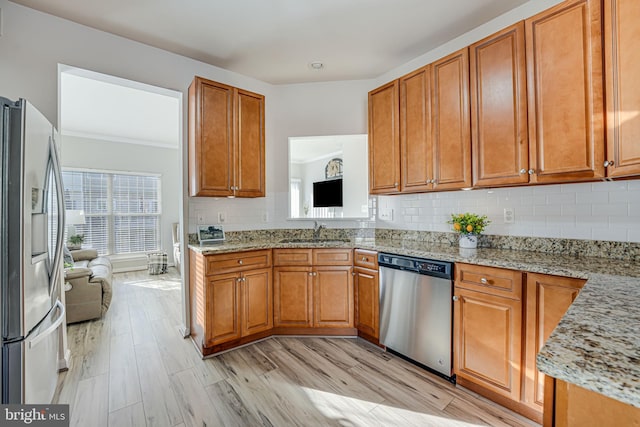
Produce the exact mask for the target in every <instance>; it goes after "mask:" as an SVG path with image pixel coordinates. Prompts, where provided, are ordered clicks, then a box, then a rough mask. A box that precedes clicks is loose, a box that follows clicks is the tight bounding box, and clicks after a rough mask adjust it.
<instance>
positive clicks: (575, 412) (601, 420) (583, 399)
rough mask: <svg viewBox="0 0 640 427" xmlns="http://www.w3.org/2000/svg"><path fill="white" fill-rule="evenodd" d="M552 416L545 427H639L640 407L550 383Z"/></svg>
mask: <svg viewBox="0 0 640 427" xmlns="http://www.w3.org/2000/svg"><path fill="white" fill-rule="evenodd" d="M554 383H555V384H554V385H555V414H554V415H555V416H554V417H553V419H552V420H551V421H549V422H547V421H546V420H545V424H544V425H545V427H546V426H556V427H572V426H580V427H602V426H627V427H634V426H635V427H637V426H640V408H636V407H635V406H631V405H628V404H626V403H622V402H620V401H619V400H615V399H612V398H610V397H607V396H604V395H602V394H600V393H596V392H594V391H590V390H587V389H585V388H582V387H579V386H577V385H574V384H569V383H567V382H564V381H560V380H557V379H556V380H554Z"/></svg>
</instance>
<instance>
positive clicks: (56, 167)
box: [49, 136, 65, 289]
mask: <svg viewBox="0 0 640 427" xmlns="http://www.w3.org/2000/svg"><path fill="white" fill-rule="evenodd" d="M49 146H50V153H51V162H52V166H53V174H54V175H55V180H56V194H57V198H58V202H57V205H58V224H57V225H58V234H57V235H56V253H55V255H54V257H53V268H52V269H51V279H50V280H51V284H50V286H51V289H54V287H55V284H56V281H57V280H58V275H59V273H60V262H61V261H62V245H63V239H64V220H65V218H64V214H65V211H64V188H63V186H62V171H61V169H60V159H58V150H57V149H56V141H55V139H54V138H53V136H51V137H49Z"/></svg>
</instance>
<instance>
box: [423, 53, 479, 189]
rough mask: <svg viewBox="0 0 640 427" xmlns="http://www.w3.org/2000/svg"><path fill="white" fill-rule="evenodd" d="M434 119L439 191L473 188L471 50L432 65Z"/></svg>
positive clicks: (436, 177) (433, 132)
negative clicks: (470, 94)
mask: <svg viewBox="0 0 640 427" xmlns="http://www.w3.org/2000/svg"><path fill="white" fill-rule="evenodd" d="M432 67H433V73H432V83H431V116H432V120H431V123H432V138H433V145H434V158H435V180H436V182H435V184H434V188H435V189H437V190H451V189H457V188H463V187H470V186H471V125H470V123H469V115H470V112H469V50H468V49H467V48H464V49H462V50H460V51H458V52H455V53H453V54H451V55H449V56H447V57H445V58H442V59H440V60H439V61H436V62H434V63H433V64H432Z"/></svg>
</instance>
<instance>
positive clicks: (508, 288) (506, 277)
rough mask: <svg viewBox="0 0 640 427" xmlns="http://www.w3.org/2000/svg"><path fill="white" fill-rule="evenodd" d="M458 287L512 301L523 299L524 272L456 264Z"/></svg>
mask: <svg viewBox="0 0 640 427" xmlns="http://www.w3.org/2000/svg"><path fill="white" fill-rule="evenodd" d="M455 281H456V286H458V287H460V288H465V289H470V290H474V291H478V292H484V293H487V294H491V295H496V296H502V297H506V298H512V299H517V300H519V299H521V297H522V272H520V271H515V270H507V269H504V268H496V267H485V266H481V265H471V264H460V263H456V268H455Z"/></svg>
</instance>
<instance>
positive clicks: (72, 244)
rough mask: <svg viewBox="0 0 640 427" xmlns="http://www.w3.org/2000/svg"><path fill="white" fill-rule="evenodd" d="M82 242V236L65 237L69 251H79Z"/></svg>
mask: <svg viewBox="0 0 640 427" xmlns="http://www.w3.org/2000/svg"><path fill="white" fill-rule="evenodd" d="M82 242H84V234H74V235H72V236H69V237H67V248H69V249H70V250H76V249H80V248H81V247H82Z"/></svg>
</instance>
